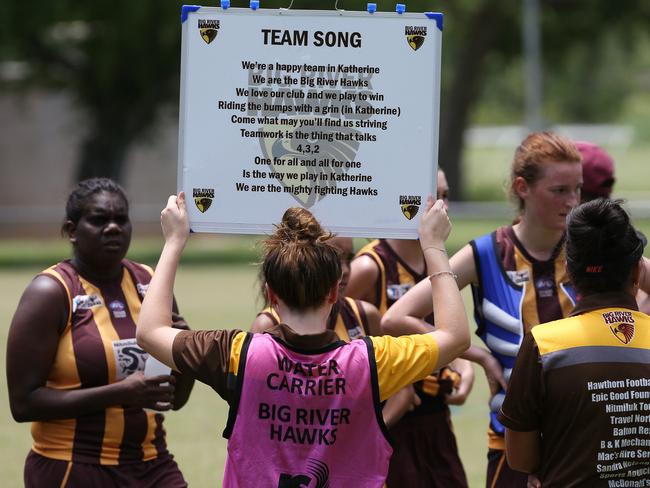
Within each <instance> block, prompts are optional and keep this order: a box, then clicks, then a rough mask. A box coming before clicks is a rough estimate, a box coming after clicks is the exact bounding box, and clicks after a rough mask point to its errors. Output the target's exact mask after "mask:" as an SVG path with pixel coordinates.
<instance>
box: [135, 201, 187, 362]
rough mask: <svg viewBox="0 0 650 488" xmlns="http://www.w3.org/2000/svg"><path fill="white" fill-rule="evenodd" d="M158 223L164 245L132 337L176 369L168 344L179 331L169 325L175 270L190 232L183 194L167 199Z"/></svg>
mask: <svg viewBox="0 0 650 488" xmlns="http://www.w3.org/2000/svg"><path fill="white" fill-rule="evenodd" d="M160 221H161V224H162V228H163V234H164V236H165V245H164V247H163V250H162V253H161V254H160V259H159V260H158V266H156V272H155V273H154V275H153V277H152V278H151V283H150V284H149V289H148V290H147V294H146V295H145V298H144V301H143V302H142V309H141V310H140V318H139V319H138V327H137V336H136V337H137V340H138V344H139V345H140V347H142V348H143V349H144V350H145V351H147V352H148V353H149V354H151V355H152V356H153V357H155V358H156V359H158V360H159V361H161V362H163V363H165V364H166V365H167V366H169V367H171V368H173V369H174V370H178V368H177V367H176V364H175V363H174V358H173V355H172V345H173V343H174V338H175V337H176V335H177V334H178V333H179V332H180V330H178V329H173V328H172V327H171V325H172V306H173V303H174V295H173V293H174V280H175V278H176V269H177V268H178V263H179V261H180V258H181V254H182V252H183V248H184V247H185V244H186V243H187V238H188V236H189V231H190V225H189V220H188V216H187V208H186V206H185V194H184V193H183V192H180V193H179V195H178V197H176V196H175V195H172V196H170V197H169V200H168V201H167V206H166V207H165V208H164V209H163V211H162V212H161V213H160Z"/></svg>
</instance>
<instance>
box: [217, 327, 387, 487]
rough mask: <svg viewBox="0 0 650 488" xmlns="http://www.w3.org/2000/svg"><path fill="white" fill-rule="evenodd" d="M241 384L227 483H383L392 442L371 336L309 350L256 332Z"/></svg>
mask: <svg viewBox="0 0 650 488" xmlns="http://www.w3.org/2000/svg"><path fill="white" fill-rule="evenodd" d="M237 389H238V397H237V398H236V399H235V401H234V403H233V404H231V410H230V415H229V418H228V425H227V427H226V431H225V432H224V436H225V437H227V438H228V439H229V440H228V459H227V461H226V471H225V475H224V482H223V486H224V487H225V488H232V487H249V486H268V487H278V488H289V487H298V486H310V487H322V488H325V487H328V486H332V487H334V486H355V487H360V488H365V487H368V488H369V487H381V486H383V483H384V480H385V478H386V474H387V471H388V462H389V459H390V455H391V453H392V449H391V447H390V444H389V442H388V440H387V437H386V435H387V434H386V431H385V426H384V423H383V419H382V417H381V411H380V409H379V385H378V380H377V368H376V364H375V352H374V349H373V345H372V342H371V341H370V340H369V339H363V340H356V341H352V342H350V343H344V342H342V341H338V342H335V343H332V344H330V345H328V346H325V347H323V348H321V349H320V350H316V351H311V352H307V351H300V350H297V349H295V348H293V347H291V346H289V345H288V344H286V343H284V342H283V341H282V340H281V339H279V338H277V337H274V336H272V335H270V334H254V335H253V334H248V335H247V337H246V339H245V343H244V345H243V347H242V352H241V356H240V363H239V374H238V375H237ZM307 400H308V401H307ZM307 404H308V405H309V407H306V405H307ZM373 411H374V412H375V415H368V412H373ZM253 439H254V440H253Z"/></svg>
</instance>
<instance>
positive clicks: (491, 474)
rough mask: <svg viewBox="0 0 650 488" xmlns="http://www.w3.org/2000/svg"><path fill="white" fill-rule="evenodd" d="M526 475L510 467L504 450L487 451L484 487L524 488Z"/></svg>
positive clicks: (526, 484)
mask: <svg viewBox="0 0 650 488" xmlns="http://www.w3.org/2000/svg"><path fill="white" fill-rule="evenodd" d="M527 486H528V475H527V474H526V473H522V472H521V471H515V470H513V469H510V466H508V462H507V461H506V452H505V451H501V450H498V449H490V450H489V451H488V465H487V475H486V478H485V488H526V487H527Z"/></svg>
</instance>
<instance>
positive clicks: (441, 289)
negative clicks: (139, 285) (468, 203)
mask: <svg viewBox="0 0 650 488" xmlns="http://www.w3.org/2000/svg"><path fill="white" fill-rule="evenodd" d="M185 205H186V204H185V196H184V194H183V193H181V194H180V195H179V196H178V198H177V197H175V196H172V197H170V199H169V202H168V204H167V207H166V208H165V209H164V210H163V211H162V217H161V219H162V226H163V233H164V234H165V246H164V248H163V251H162V254H161V256H160V261H159V263H158V268H157V270H156V273H155V275H154V277H153V279H152V283H151V286H150V288H149V291H148V293H147V296H146V299H145V302H144V304H143V309H142V313H141V315H140V321H139V327H138V343H139V344H141V345H142V347H143V348H144V349H145V350H147V351H148V352H149V353H150V354H152V355H153V356H155V357H156V358H158V359H159V360H161V361H162V362H164V363H165V364H168V365H169V366H171V367H172V368H174V369H175V370H178V371H183V372H186V373H189V374H191V375H194V376H196V378H197V379H199V380H200V381H203V382H205V383H206V384H208V385H210V386H211V387H213V388H214V389H215V390H216V391H217V392H218V393H219V394H220V395H221V396H222V397H223V398H224V399H225V400H226V401H228V403H229V404H230V415H229V418H228V424H227V426H226V429H225V432H224V435H225V437H227V438H228V461H227V464H226V470H225V474H224V483H223V485H224V486H225V487H233V486H279V487H283V486H284V487H289V486H300V485H302V486H306V485H308V484H309V483H310V482H311V480H318V481H317V482H315V483H318V485H317V486H328V483H329V485H330V486H355V487H380V486H382V485H383V483H384V480H385V478H386V473H387V470H388V460H389V458H390V454H391V447H390V444H389V442H388V440H387V438H386V430H385V426H384V424H383V420H382V418H381V409H380V402H381V401H382V400H384V399H386V398H388V397H389V396H391V395H392V394H394V393H395V392H396V391H398V390H399V389H400V388H402V387H404V386H405V385H407V384H410V383H412V382H414V381H417V380H418V379H421V378H424V377H425V376H426V375H427V374H428V373H429V372H430V371H432V370H433V369H434V368H436V367H439V366H440V365H441V364H447V363H448V362H449V361H450V360H452V359H453V358H454V357H456V356H457V355H458V354H461V353H462V352H463V351H465V350H466V348H467V347H468V345H469V333H468V326H467V317H466V315H465V311H464V308H463V303H462V300H461V297H460V293H459V292H458V288H457V286H456V282H455V280H454V279H453V274H452V272H451V271H450V268H449V262H448V259H447V256H446V255H445V254H444V253H441V252H440V251H439V250H437V248H442V247H443V246H444V242H445V240H446V238H447V236H448V235H449V231H450V229H451V224H450V223H449V219H448V218H447V214H446V211H445V209H444V205H443V202H442V201H438V202H436V203H435V204H434V203H433V200H432V199H430V200H429V202H428V205H427V208H426V210H425V211H424V212H423V215H422V218H421V221H420V227H419V233H420V240H421V244H422V247H423V252H424V253H425V257H426V262H427V267H428V271H429V273H431V275H430V280H431V292H432V298H433V300H434V302H435V303H436V304H442V303H444V304H445V305H444V307H441V306H439V305H436V310H435V313H436V320H437V326H438V327H437V330H436V331H434V332H431V333H427V334H421V335H413V336H406V337H401V338H393V337H372V338H364V339H361V340H354V341H351V342H349V343H345V342H342V341H340V340H339V339H338V338H337V336H336V335H335V333H334V332H333V331H332V330H329V329H328V328H327V319H328V316H329V314H330V309H331V307H332V305H333V304H334V303H335V302H336V301H337V298H338V282H339V279H340V278H341V263H340V258H339V253H338V251H337V250H336V249H335V248H334V247H333V246H332V244H331V242H330V241H331V235H330V234H327V233H325V232H324V231H323V229H322V228H321V226H320V224H319V223H318V222H317V221H316V220H315V219H314V217H313V216H312V215H311V213H310V212H309V211H307V210H305V209H301V208H291V209H289V210H287V211H286V212H285V214H284V216H283V218H282V221H281V222H280V224H279V225H278V226H277V229H276V231H275V233H274V234H273V235H272V236H270V237H269V238H268V239H267V240H266V242H265V253H264V261H263V264H262V271H263V275H264V279H265V281H266V283H267V287H268V296H269V299H270V300H271V303H273V304H275V307H276V308H277V309H278V311H279V316H280V317H282V320H283V323H281V324H279V325H277V326H275V327H273V328H272V329H270V330H269V331H267V332H266V333H263V334H251V333H247V332H243V331H237V330H234V331H225V330H213V331H198V332H190V331H183V332H180V333H179V331H177V330H175V329H173V328H171V327H170V325H171V304H172V290H173V284H174V277H175V273H176V269H177V267H178V262H179V259H180V256H181V253H182V250H183V247H184V246H185V243H186V241H187V238H188V235H189V223H188V217H187V211H186V206H185ZM372 411H374V412H375V415H368V412H372Z"/></svg>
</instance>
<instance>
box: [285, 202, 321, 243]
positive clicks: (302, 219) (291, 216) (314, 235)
mask: <svg viewBox="0 0 650 488" xmlns="http://www.w3.org/2000/svg"><path fill="white" fill-rule="evenodd" d="M275 235H276V237H278V238H279V239H280V240H282V241H284V242H305V241H306V242H316V241H318V240H320V239H322V238H323V237H324V236H325V235H326V233H325V231H324V230H323V228H322V227H321V225H320V223H318V220H316V218H315V217H314V216H313V215H312V213H311V212H310V211H309V210H306V209H304V208H301V207H291V208H289V209H287V211H286V212H284V215H283V216H282V222H280V224H279V225H278V227H277V230H276V232H275Z"/></svg>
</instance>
